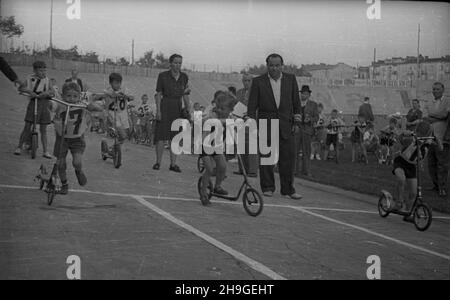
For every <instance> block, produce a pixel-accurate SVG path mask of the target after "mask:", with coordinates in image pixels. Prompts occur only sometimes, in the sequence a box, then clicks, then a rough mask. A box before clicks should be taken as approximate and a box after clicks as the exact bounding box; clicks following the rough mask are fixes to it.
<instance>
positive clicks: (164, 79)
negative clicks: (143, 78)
mask: <svg viewBox="0 0 450 300" xmlns="http://www.w3.org/2000/svg"><path fill="white" fill-rule="evenodd" d="M188 80H189V79H188V76H187V75H186V73H183V72H180V76H179V77H178V80H176V79H175V78H174V77H173V75H172V72H171V71H170V70H169V71H165V72H162V73H159V75H158V80H157V81H156V92H158V93H162V95H163V98H177V99H179V98H181V97H182V96H183V95H184V91H185V90H186V88H187V87H188Z"/></svg>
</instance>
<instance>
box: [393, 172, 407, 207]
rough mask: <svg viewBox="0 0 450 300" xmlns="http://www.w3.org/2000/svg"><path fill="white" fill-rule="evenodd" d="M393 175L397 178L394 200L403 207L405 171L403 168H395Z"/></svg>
mask: <svg viewBox="0 0 450 300" xmlns="http://www.w3.org/2000/svg"><path fill="white" fill-rule="evenodd" d="M394 173H395V176H396V178H397V186H396V187H397V189H396V195H395V196H396V197H395V198H396V200H397V203H398V204H400V205H401V206H402V208H403V206H404V205H405V197H404V191H405V183H406V176H405V171H403V169H400V168H397V169H395V171H394Z"/></svg>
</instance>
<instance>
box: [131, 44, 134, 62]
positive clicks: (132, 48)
mask: <svg viewBox="0 0 450 300" xmlns="http://www.w3.org/2000/svg"><path fill="white" fill-rule="evenodd" d="M131 65H134V39H133V40H132V41H131Z"/></svg>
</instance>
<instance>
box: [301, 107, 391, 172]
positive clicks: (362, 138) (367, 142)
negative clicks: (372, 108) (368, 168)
mask: <svg viewBox="0 0 450 300" xmlns="http://www.w3.org/2000/svg"><path fill="white" fill-rule="evenodd" d="M318 111H319V120H318V121H317V124H316V125H315V126H314V128H315V132H314V136H313V139H312V142H311V157H310V159H311V160H313V159H316V160H321V159H322V157H323V159H325V160H328V159H330V158H333V159H335V160H336V162H338V157H339V152H340V150H341V149H343V148H344V142H343V138H344V136H345V135H346V133H347V132H348V128H350V129H351V132H350V141H351V152H352V154H351V157H352V162H357V161H362V162H364V163H366V164H368V162H369V159H368V153H373V154H374V155H375V157H376V158H377V160H378V163H379V164H383V163H387V164H389V163H392V159H393V152H394V151H395V150H394V149H395V147H396V146H398V142H397V137H398V135H399V130H400V121H399V119H398V118H397V117H395V116H394V117H391V118H390V120H389V125H388V126H386V127H385V128H382V129H381V130H380V134H377V133H376V132H375V127H374V124H373V123H371V122H367V121H366V120H365V119H364V117H362V116H359V117H358V119H357V120H356V121H355V122H354V123H353V124H352V125H346V124H345V123H344V121H343V120H342V118H341V117H340V116H339V111H338V110H337V109H333V110H332V111H331V114H330V116H329V117H326V116H325V114H324V113H323V105H322V104H321V103H319V104H318ZM331 151H332V152H334V155H333V156H331V155H330V152H331ZM322 153H323V156H322V155H321V154H322Z"/></svg>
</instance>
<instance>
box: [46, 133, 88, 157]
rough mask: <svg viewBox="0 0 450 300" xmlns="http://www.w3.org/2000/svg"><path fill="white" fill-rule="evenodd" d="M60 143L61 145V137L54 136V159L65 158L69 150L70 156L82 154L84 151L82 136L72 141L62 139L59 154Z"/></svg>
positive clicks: (84, 143)
mask: <svg viewBox="0 0 450 300" xmlns="http://www.w3.org/2000/svg"><path fill="white" fill-rule="evenodd" d="M60 143H61V136H59V135H56V139H55V146H54V148H53V155H54V156H55V157H64V158H65V157H66V156H67V153H68V152H69V150H70V153H72V155H74V154H76V153H78V154H83V153H84V150H85V149H86V142H85V140H84V136H81V137H78V138H73V139H64V142H63V144H62V149H61V151H62V152H61V154H60V153H59V151H60V148H59V147H60ZM60 155H61V156H60Z"/></svg>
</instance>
